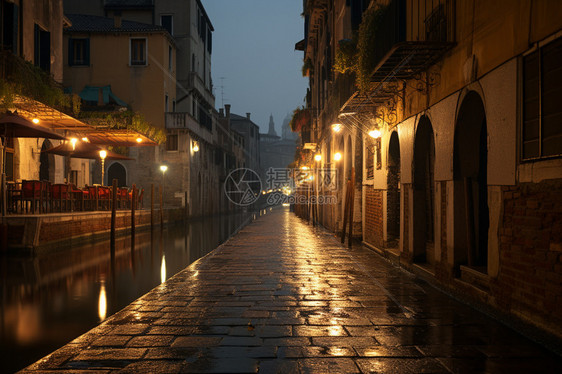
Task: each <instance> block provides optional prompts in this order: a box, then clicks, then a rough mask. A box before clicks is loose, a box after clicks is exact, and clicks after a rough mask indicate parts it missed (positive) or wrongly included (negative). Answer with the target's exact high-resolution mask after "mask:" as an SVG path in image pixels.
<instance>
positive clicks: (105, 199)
mask: <svg viewBox="0 0 562 374" xmlns="http://www.w3.org/2000/svg"><path fill="white" fill-rule="evenodd" d="M98 199H99V201H100V202H101V206H102V208H103V209H106V210H107V209H109V208H110V205H111V203H110V202H111V190H110V189H109V187H104V186H99V187H98Z"/></svg>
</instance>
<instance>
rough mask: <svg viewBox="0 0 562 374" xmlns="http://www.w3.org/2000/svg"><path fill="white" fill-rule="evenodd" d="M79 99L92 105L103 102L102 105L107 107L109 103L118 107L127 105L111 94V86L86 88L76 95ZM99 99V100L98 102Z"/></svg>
mask: <svg viewBox="0 0 562 374" xmlns="http://www.w3.org/2000/svg"><path fill="white" fill-rule="evenodd" d="M78 96H80V98H82V100H84V101H89V102H92V103H94V104H98V103H100V101H102V102H103V105H107V104H110V103H113V104H117V105H119V106H124V107H126V106H127V103H126V102H124V101H123V100H121V99H119V98H118V97H117V96H115V94H114V93H113V92H111V86H109V85H108V86H101V87H97V86H86V87H84V89H83V90H82V91H80V93H79V94H78ZM100 99H101V100H100Z"/></svg>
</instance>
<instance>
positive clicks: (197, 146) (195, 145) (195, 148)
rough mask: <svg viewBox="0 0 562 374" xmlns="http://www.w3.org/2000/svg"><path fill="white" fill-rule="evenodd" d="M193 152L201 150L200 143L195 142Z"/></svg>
mask: <svg viewBox="0 0 562 374" xmlns="http://www.w3.org/2000/svg"><path fill="white" fill-rule="evenodd" d="M193 152H199V143H197V142H193Z"/></svg>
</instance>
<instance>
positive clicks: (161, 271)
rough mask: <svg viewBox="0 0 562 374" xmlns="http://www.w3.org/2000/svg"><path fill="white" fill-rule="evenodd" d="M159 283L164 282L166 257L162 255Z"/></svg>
mask: <svg viewBox="0 0 562 374" xmlns="http://www.w3.org/2000/svg"><path fill="white" fill-rule="evenodd" d="M160 281H161V283H164V282H166V255H162V266H160Z"/></svg>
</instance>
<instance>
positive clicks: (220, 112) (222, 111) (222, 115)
mask: <svg viewBox="0 0 562 374" xmlns="http://www.w3.org/2000/svg"><path fill="white" fill-rule="evenodd" d="M219 117H220V118H222V117H224V109H223V108H219Z"/></svg>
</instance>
